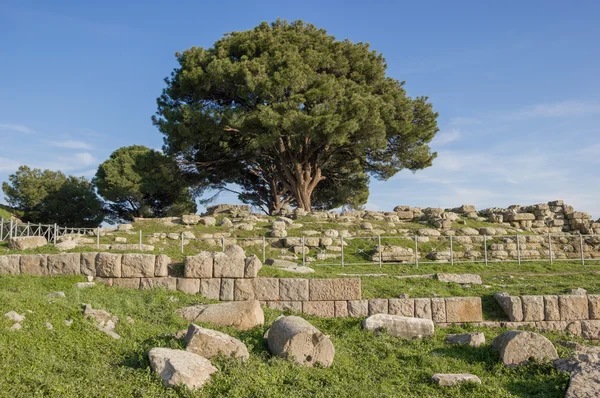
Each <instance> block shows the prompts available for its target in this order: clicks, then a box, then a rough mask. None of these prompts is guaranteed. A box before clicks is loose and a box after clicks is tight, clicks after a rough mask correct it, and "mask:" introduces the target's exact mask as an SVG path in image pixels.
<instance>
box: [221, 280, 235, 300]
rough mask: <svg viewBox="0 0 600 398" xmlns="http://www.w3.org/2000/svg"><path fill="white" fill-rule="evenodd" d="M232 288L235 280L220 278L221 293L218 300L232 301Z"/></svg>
mask: <svg viewBox="0 0 600 398" xmlns="http://www.w3.org/2000/svg"><path fill="white" fill-rule="evenodd" d="M234 286H235V279H231V278H222V279H221V291H220V292H219V300H221V301H233V288H234Z"/></svg>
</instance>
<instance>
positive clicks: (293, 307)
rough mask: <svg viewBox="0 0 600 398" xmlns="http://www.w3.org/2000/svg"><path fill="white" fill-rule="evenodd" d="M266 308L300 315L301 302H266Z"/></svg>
mask: <svg viewBox="0 0 600 398" xmlns="http://www.w3.org/2000/svg"><path fill="white" fill-rule="evenodd" d="M267 307H268V308H270V309H272V310H278V311H290V312H296V313H301V312H302V301H267Z"/></svg>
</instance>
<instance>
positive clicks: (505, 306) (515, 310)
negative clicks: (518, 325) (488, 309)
mask: <svg viewBox="0 0 600 398" xmlns="http://www.w3.org/2000/svg"><path fill="white" fill-rule="evenodd" d="M494 298H495V299H496V302H497V303H498V304H499V305H500V307H502V310H503V311H504V313H505V314H506V316H507V317H508V320H509V321H511V322H522V321H523V304H522V302H521V298H520V297H514V296H510V295H509V294H508V293H504V292H502V293H496V294H495V295H494Z"/></svg>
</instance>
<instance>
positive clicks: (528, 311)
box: [521, 296, 545, 322]
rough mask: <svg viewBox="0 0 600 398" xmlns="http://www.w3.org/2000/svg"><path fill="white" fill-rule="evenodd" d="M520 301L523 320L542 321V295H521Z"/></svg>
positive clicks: (543, 316)
mask: <svg viewBox="0 0 600 398" xmlns="http://www.w3.org/2000/svg"><path fill="white" fill-rule="evenodd" d="M521 302H522V304H523V321H524V322H534V321H543V320H544V319H545V315H544V297H543V296H521Z"/></svg>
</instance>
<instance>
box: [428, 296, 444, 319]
mask: <svg viewBox="0 0 600 398" xmlns="http://www.w3.org/2000/svg"><path fill="white" fill-rule="evenodd" d="M431 319H432V320H433V322H435V323H445V322H446V300H445V299H443V298H432V299H431Z"/></svg>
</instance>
